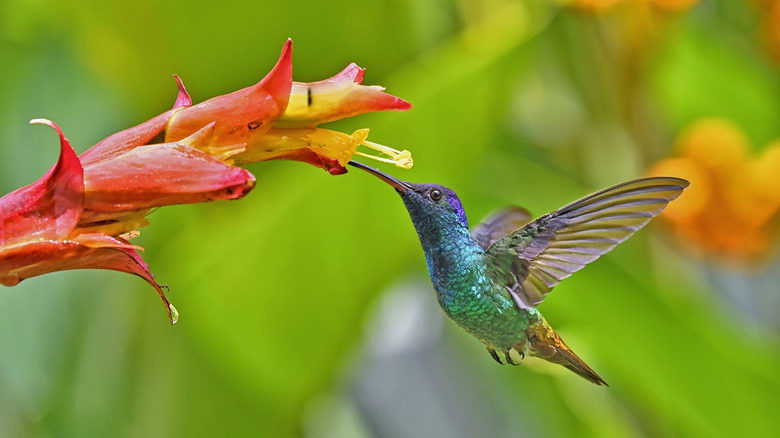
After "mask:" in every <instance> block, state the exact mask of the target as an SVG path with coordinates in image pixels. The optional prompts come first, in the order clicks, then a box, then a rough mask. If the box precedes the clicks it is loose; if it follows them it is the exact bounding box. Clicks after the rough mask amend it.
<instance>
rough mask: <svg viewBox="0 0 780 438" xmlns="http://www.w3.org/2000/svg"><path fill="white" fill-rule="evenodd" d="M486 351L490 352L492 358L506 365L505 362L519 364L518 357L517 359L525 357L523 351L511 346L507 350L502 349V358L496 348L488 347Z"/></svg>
mask: <svg viewBox="0 0 780 438" xmlns="http://www.w3.org/2000/svg"><path fill="white" fill-rule="evenodd" d="M487 351H488V353H490V357H492V358H493V360H495V361H496V362H498V363H500V364H501V365H507V364H509V365H520V363H519V362H518V358H519V360H523V359H525V353H523V352H522V351H520V350H518V349H517V348H515V347H512V348H510V349H508V350H504V352H503V356H504V360H501V356H499V355H498V352H496V350H494V349H492V348H488V349H487ZM512 356H514V357H512Z"/></svg>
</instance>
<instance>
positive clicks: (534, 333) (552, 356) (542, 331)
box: [525, 321, 609, 386]
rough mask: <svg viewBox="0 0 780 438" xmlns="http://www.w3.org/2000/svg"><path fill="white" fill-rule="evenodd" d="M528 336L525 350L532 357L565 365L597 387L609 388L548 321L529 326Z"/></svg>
mask: <svg viewBox="0 0 780 438" xmlns="http://www.w3.org/2000/svg"><path fill="white" fill-rule="evenodd" d="M526 335H527V336H528V341H527V343H526V345H525V349H526V351H527V352H528V353H529V354H530V355H532V356H536V357H539V358H541V359H544V360H546V361H548V362H552V363H556V364H558V365H563V366H564V367H566V368H568V369H570V370H571V371H574V372H575V373H576V374H578V375H579V376H580V377H582V378H584V379H585V380H588V381H590V382H593V383H595V384H596V385H605V386H609V385H607V382H605V381H604V379H602V378H601V377H599V375H598V374H596V372H595V371H593V370H592V369H591V368H590V367H589V366H588V365H587V364H586V363H585V362H584V361H583V360H582V359H580V358H579V357H577V355H576V354H574V352H573V351H571V348H569V347H568V346H567V345H566V343H564V342H563V339H561V337H560V336H558V333H555V331H554V330H553V329H552V328H551V327H550V325H549V324H547V321H543V322H542V324H539V325H531V326H529V327H528V330H527V331H526Z"/></svg>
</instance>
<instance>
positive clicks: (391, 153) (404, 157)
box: [355, 140, 414, 169]
mask: <svg viewBox="0 0 780 438" xmlns="http://www.w3.org/2000/svg"><path fill="white" fill-rule="evenodd" d="M361 145H364V146H368V147H369V148H371V149H374V150H375V151H377V152H379V153H380V154H383V155H387V156H388V157H390V158H384V157H379V156H376V155H369V154H366V153H363V152H361V151H355V154H356V155H360V156H362V157H366V158H371V159H373V160H377V161H382V162H384V163H390V164H395V165H396V166H398V167H400V168H403V169H411V168H412V166H413V165H414V160H412V153H411V152H409V151H407V150H402V151H397V150H395V149H393V148H390V147H387V146H384V145H381V144H379V143H374V142H373V141H368V140H363V142H362V143H361Z"/></svg>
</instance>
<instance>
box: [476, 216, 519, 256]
mask: <svg viewBox="0 0 780 438" xmlns="http://www.w3.org/2000/svg"><path fill="white" fill-rule="evenodd" d="M531 219H532V217H531V213H529V212H528V210H526V209H524V208H523V207H506V208H502V209H500V210H497V211H494V212H493V213H491V214H490V215H488V216H487V217H486V218H485V219H482V222H480V223H479V224H477V225H476V226H475V227H474V228H472V229H471V237H473V238H474V240H476V241H477V243H478V244H479V246H480V247H481V248H482V249H483V250H485V249H488V247H489V246H490V245H492V244H493V243H494V242H495V241H497V240H498V239H500V238H502V237H504V236H506V235H507V234H509V233H511V232H513V231H515V230H518V229H519V228H520V227H522V226H523V225H525V224H527V223H528V222H531Z"/></svg>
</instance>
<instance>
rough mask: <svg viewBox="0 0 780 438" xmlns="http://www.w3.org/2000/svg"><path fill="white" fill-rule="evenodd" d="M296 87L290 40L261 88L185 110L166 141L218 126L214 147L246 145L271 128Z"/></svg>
mask: <svg viewBox="0 0 780 438" xmlns="http://www.w3.org/2000/svg"><path fill="white" fill-rule="evenodd" d="M291 86H292V41H291V40H288V41H287V42H286V43H285V45H284V47H283V48H282V54H281V57H280V58H279V61H278V62H277V63H276V66H274V68H273V69H272V70H271V72H270V73H268V75H266V76H265V77H264V78H263V79H262V80H261V81H260V82H258V83H257V84H255V85H253V86H251V87H248V88H244V89H242V90H238V91H235V92H233V93H230V94H225V95H223V96H217V97H214V98H211V99H209V100H207V101H205V102H202V103H199V104H197V105H194V106H191V107H189V108H186V109H183V110H181V111H179V112H177V113H176V114H174V115H173V116H172V117H171V120H170V121H169V122H168V126H167V128H166V131H165V141H166V142H171V141H177V140H181V139H183V138H185V137H188V136H190V135H191V134H192V133H193V132H196V131H198V130H199V129H201V128H203V127H204V126H206V125H208V124H209V123H211V122H216V126H215V128H214V134H213V137H212V139H211V143H212V146H214V145H229V146H233V145H236V144H242V143H244V142H246V138H247V136H248V135H249V134H250V133H251V132H252V131H255V130H259V131H263V132H264V131H265V130H267V129H268V128H270V127H271V122H273V121H274V120H276V119H277V118H278V117H279V115H280V114H281V113H282V111H284V108H285V107H286V106H287V101H288V99H289V96H290V88H291Z"/></svg>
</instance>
